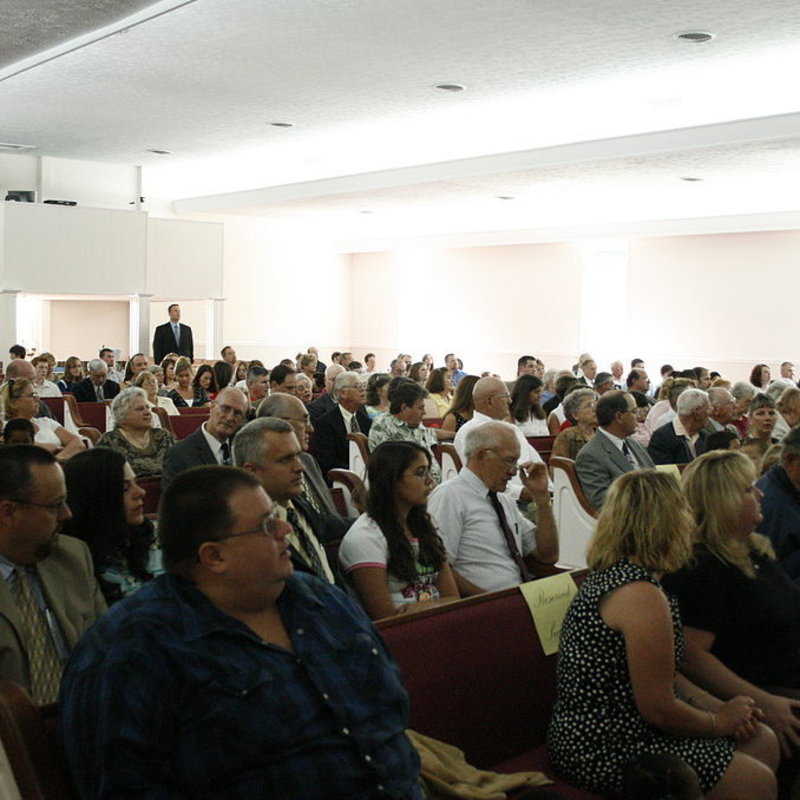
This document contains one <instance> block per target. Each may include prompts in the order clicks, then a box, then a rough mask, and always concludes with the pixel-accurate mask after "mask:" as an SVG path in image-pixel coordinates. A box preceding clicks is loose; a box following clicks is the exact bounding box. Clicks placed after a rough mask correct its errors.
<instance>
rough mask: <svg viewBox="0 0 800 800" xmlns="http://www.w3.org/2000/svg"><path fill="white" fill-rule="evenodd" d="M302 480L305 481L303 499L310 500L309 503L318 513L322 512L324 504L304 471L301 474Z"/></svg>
mask: <svg viewBox="0 0 800 800" xmlns="http://www.w3.org/2000/svg"><path fill="white" fill-rule="evenodd" d="M300 480H301V481H302V482H303V499H304V500H307V501H308V504H309V505H310V506H311V508H313V509H314V511H316V512H317V514H319V513H321V512H322V505H321V504H320V500H321V499H320V497H319V496H318V495H317V493H316V491H315V490H314V487H313V486H312V485H311V484H310V483H309V482H308V480H307V479H306V474H305V472H303V473H302V474H301V476H300Z"/></svg>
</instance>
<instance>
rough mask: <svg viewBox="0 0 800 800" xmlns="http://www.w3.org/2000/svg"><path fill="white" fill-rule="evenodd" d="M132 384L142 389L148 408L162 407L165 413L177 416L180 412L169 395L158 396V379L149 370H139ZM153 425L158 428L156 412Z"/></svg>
mask: <svg viewBox="0 0 800 800" xmlns="http://www.w3.org/2000/svg"><path fill="white" fill-rule="evenodd" d="M133 385H134V386H137V387H138V388H139V389H144V392H145V394H146V395H147V404H148V405H149V406H150V408H154V407H155V408H163V409H164V411H166V412H167V414H171V415H173V416H178V414H179V413H180V412H179V411H178V409H177V408H175V403H173V402H172V400H171V399H170V398H169V397H160V396H159V394H158V381H157V380H156V376H155V375H153V373H152V372H150V371H149V370H148V371H147V372H140V373H139V374H138V375H137V376H136V378H135V379H134V381H133ZM153 427H154V428H160V427H161V423H160V422H159V420H158V414H153Z"/></svg>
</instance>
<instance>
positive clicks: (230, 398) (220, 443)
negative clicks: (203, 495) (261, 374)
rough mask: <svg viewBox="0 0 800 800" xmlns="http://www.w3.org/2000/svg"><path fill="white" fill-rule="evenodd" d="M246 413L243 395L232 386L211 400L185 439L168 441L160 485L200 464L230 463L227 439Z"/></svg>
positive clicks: (240, 423) (245, 401)
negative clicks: (205, 413) (201, 420)
mask: <svg viewBox="0 0 800 800" xmlns="http://www.w3.org/2000/svg"><path fill="white" fill-rule="evenodd" d="M246 416H247V398H246V397H245V396H244V393H243V392H242V391H241V390H239V389H235V388H234V387H232V386H229V387H227V388H226V389H223V390H222V391H221V392H220V393H219V394H218V395H217V396H216V398H215V399H214V400H212V401H211V413H210V414H209V416H208V419H207V420H206V421H205V422H204V423H203V424H202V425H201V426H200V427H199V428H198V429H197V430H196V431H194V433H190V434H189V435H188V436H187V437H186V438H185V439H182V440H181V441H180V442H177V443H176V444H174V445H172V447H170V449H169V450H168V451H167V455H166V457H165V458H164V468H163V470H162V472H161V487H162V489H166V488H167V486H169V484H170V483H171V482H172V480H173V479H174V478H175V476H176V475H177V474H178V473H180V472H183V471H184V470H187V469H191V468H192V467H199V466H202V465H204V464H228V465H229V464H232V463H233V459H232V456H231V442H232V441H233V437H234V436H235V435H236V431H238V430H239V428H240V427H241V426H242V424H243V423H244V421H245V418H246Z"/></svg>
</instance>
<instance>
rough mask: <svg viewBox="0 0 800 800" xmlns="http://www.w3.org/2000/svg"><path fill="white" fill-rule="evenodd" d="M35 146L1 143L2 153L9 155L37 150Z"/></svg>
mask: <svg viewBox="0 0 800 800" xmlns="http://www.w3.org/2000/svg"><path fill="white" fill-rule="evenodd" d="M35 149H36V145H35V144H12V143H11V142H0V151H5V152H7V153H19V152H21V151H23V150H35Z"/></svg>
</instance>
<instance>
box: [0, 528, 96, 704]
mask: <svg viewBox="0 0 800 800" xmlns="http://www.w3.org/2000/svg"><path fill="white" fill-rule="evenodd" d="M36 571H37V572H38V573H39V578H40V579H41V582H42V586H43V587H44V593H45V594H46V595H47V602H48V605H49V606H50V608H51V609H52V611H53V614H54V615H55V617H56V619H57V620H58V624H59V627H60V628H61V631H62V633H63V634H64V639H65V640H66V644H67V647H68V648H69V649H70V650H71V649H72V648H73V647H74V646H75V644H76V643H77V641H78V639H80V638H81V636H83V634H84V633H86V631H87V630H88V629H89V628H90V627H91V626H92V625H93V624H94V622H95V620H97V618H98V617H100V615H101V614H103V612H104V611H105V610H106V602H105V600H104V599H103V595H102V593H101V592H100V588H99V586H98V585H97V581H96V580H95V577H94V568H93V566H92V557H91V555H90V554H89V548H88V547H87V546H86V544H85V543H84V542H82V541H80V539H75V538H74V537H72V536H66V535H64V534H62V535H61V536H59V537H58V539H57V540H56V541H55V543H54V545H53V550H52V552H51V553H50V555H49V556H48V557H47V558H45V559H44V560H43V561H40V562H39V564H38V565H37V567H36ZM26 642H27V635H26V633H25V628H24V625H23V622H22V618H21V617H20V612H19V608H18V606H17V603H16V601H15V600H14V597H13V595H12V594H11V588H10V587H9V585H8V583H7V582H6V581H4V580H0V678H5V679H6V680H11V681H14V682H15V683H19V684H20V685H22V686H24V687H25V688H26V689H27V690H28V691H30V688H31V681H30V667H29V665H28V655H27V644H26Z"/></svg>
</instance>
